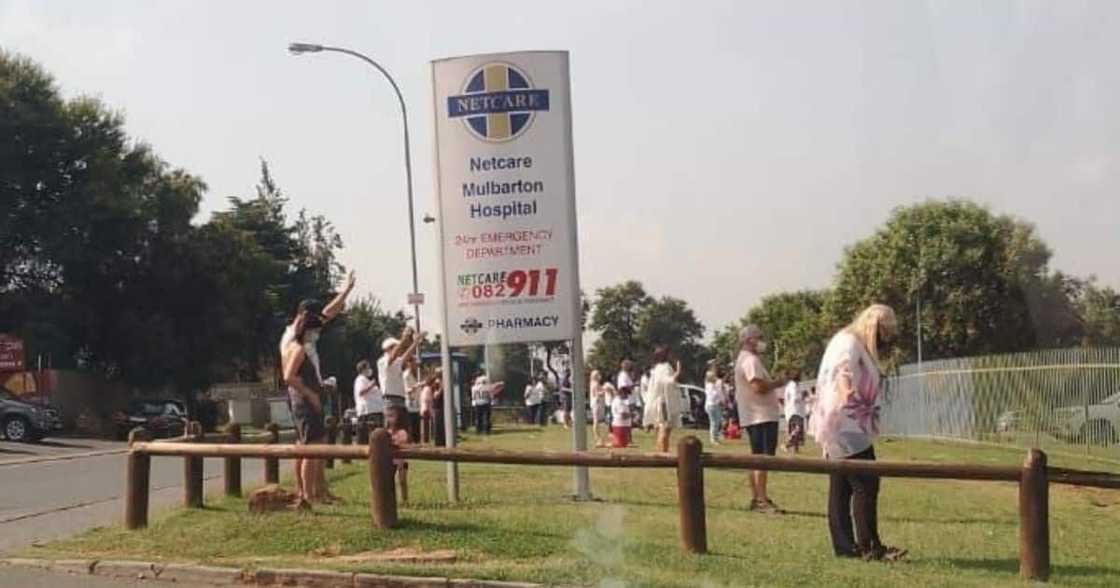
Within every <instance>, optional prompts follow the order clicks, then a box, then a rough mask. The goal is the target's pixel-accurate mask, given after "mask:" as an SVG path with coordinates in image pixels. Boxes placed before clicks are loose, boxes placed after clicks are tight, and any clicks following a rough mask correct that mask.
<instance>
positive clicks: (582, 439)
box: [564, 59, 591, 501]
mask: <svg viewBox="0 0 1120 588" xmlns="http://www.w3.org/2000/svg"><path fill="white" fill-rule="evenodd" d="M564 79H566V80H569V79H571V75H570V73H569V70H568V61H567V60H566V59H565V60H564ZM564 111H565V112H564V119H565V120H566V121H567V124H566V125H565V126H566V127H567V128H565V130H564V131H565V134H566V135H567V137H566V139H567V147H568V151H569V153H571V152H572V151H573V150H574V147H573V143H572V100H571V94H569V95H568V100H566V101H565V102H564ZM569 161H571V165H569V166H568V185H569V186H570V188H571V191H572V205H571V207H569V209H568V210H569V217H568V231H570V232H571V238H570V239H568V242H569V244H570V246H571V267H572V270H571V277H570V279H571V283H572V287H571V297H572V299H571V317H572V320H573V321H574V322H575V326H574V327H573V329H572V331H573V335H572V404H573V407H572V417H573V418H572V420H573V423H572V449H573V450H575V451H587V375H586V374H585V373H584V372H585V369H584V365H583V296H582V294H581V290H580V286H579V222H578V216H579V215H577V214H576V202H575V198H576V196H575V193H576V170H575V158H574V157H569ZM574 482H575V497H576V500H583V501H586V500H591V480H590V478H589V476H588V472H587V466H576V467H575V480H574Z"/></svg>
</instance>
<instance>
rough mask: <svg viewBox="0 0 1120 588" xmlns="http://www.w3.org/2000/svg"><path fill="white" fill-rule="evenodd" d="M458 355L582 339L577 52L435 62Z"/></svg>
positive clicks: (446, 282) (443, 219) (441, 194)
mask: <svg viewBox="0 0 1120 588" xmlns="http://www.w3.org/2000/svg"><path fill="white" fill-rule="evenodd" d="M432 80H433V84H432V88H433V102H434V111H435V130H436V184H437V198H438V202H439V222H440V234H441V236H442V243H441V252H440V253H441V255H442V269H443V275H442V279H443V296H444V304H445V306H446V312H447V322H446V333H447V338H448V341H449V344H450V345H453V346H470V345H483V344H495V343H514V342H526V341H552V340H561V339H571V338H573V336H574V335H575V332H576V330H577V329H578V328H579V317H578V313H577V309H578V308H579V301H578V298H577V297H578V296H579V286H578V283H579V282H578V275H577V274H578V262H577V257H578V254H577V252H578V249H577V244H576V217H575V193H574V186H573V170H572V139H571V105H570V101H569V85H568V53H567V52H565V51H530V52H520V53H502V54H494V55H476V56H469V57H458V58H453V59H444V60H438V61H434V62H432Z"/></svg>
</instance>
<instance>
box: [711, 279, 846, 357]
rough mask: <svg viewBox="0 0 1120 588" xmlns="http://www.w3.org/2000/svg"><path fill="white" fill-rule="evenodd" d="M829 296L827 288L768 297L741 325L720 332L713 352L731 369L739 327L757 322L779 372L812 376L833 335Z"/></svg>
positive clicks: (714, 342) (712, 345)
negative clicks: (827, 318)
mask: <svg viewBox="0 0 1120 588" xmlns="http://www.w3.org/2000/svg"><path fill="white" fill-rule="evenodd" d="M827 299H828V292H827V291H824V290H804V291H801V292H786V293H781V294H774V295H771V296H766V297H765V298H763V299H762V300H761V301H760V302H759V303H758V304H757V305H756V306H754V307H752V308H751V309H750V310H748V311H747V314H746V315H744V316H743V318H742V319H740V320H739V322H738V323H737V324H733V325H729V326H727V327H726V328H724V329H723V330H722V331H720V332H719V333H717V334H716V337H715V338H714V340H713V341H712V344H711V345H710V347H709V349H710V353H711V354H712V355H713V357H714V358H715V359H716V361H717V363H718V365H720V366H722V367H723V368H724V369H728V368H729V367H730V366H731V365H732V363H733V361H734V359H735V356H736V355H737V354H738V353H739V330H740V329H741V328H743V327H745V326H747V325H750V324H754V325H758V326H759V327H761V328H762V331H763V333H764V334H765V335H766V339H767V341H768V342H769V345H770V348H769V350H768V351H767V354H768V355H769V357H768V358H767V359H768V360H769V361H768V363H770V364H771V368H772V370H773V371H774V372H775V373H777V372H782V371H786V370H790V369H795V370H799V371H801V373H802V376H803V377H812V375H814V374H815V373H816V370H817V366H818V364H819V363H820V358H821V355H822V354H823V353H824V346H825V344H826V343H827V342H828V338H829V336H830V335H831V333H829V332H828V329H827V325H826V324H825V321H824V316H823V309H824V305H825V301H826V300H827Z"/></svg>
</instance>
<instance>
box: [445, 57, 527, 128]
mask: <svg viewBox="0 0 1120 588" xmlns="http://www.w3.org/2000/svg"><path fill="white" fill-rule="evenodd" d="M548 98H549V96H548V90H545V89H542V88H534V87H533V83H532V81H531V80H530V79H529V76H528V75H527V74H526V73H525V72H524V71H522V70H520V69H519V68H518V67H517V66H515V65H512V64H509V63H503V62H494V63H487V64H486V65H483V66H481V67H479V68H478V69H476V70H474V71H472V72H471V73H470V75H468V76H467V81H466V83H465V84H463V93H462V94H461V95H458V96H450V97H448V98H447V113H448V116H449V117H451V118H462V119H463V123H464V125H466V127H467V130H468V131H470V132H471V134H472V135H474V136H475V137H477V138H479V139H482V140H483V141H486V142H488V143H502V142H505V141H510V140H512V139H516V138H517V137H519V136H520V135H521V134H522V133H524V132H525V131H526V130H528V128H529V125H531V124H532V122H533V119H534V117H536V113H537V112H540V111H547V110H548V106H549V105H548Z"/></svg>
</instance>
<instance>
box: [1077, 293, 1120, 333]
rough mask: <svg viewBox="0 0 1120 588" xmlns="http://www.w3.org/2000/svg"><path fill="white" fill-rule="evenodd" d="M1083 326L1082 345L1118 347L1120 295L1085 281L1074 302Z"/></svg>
mask: <svg viewBox="0 0 1120 588" xmlns="http://www.w3.org/2000/svg"><path fill="white" fill-rule="evenodd" d="M1076 306H1077V314H1078V315H1079V318H1080V320H1081V324H1082V326H1083V329H1084V331H1083V339H1082V342H1081V343H1082V345H1085V346H1086V347H1120V293H1117V292H1116V290H1113V289H1112V288H1108V287H1099V286H1097V285H1096V284H1095V283H1094V282H1093V281H1092V280H1089V281H1087V282H1086V283H1085V284H1084V287H1083V288H1082V291H1081V292H1080V294H1079V295H1078V297H1077V301H1076Z"/></svg>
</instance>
